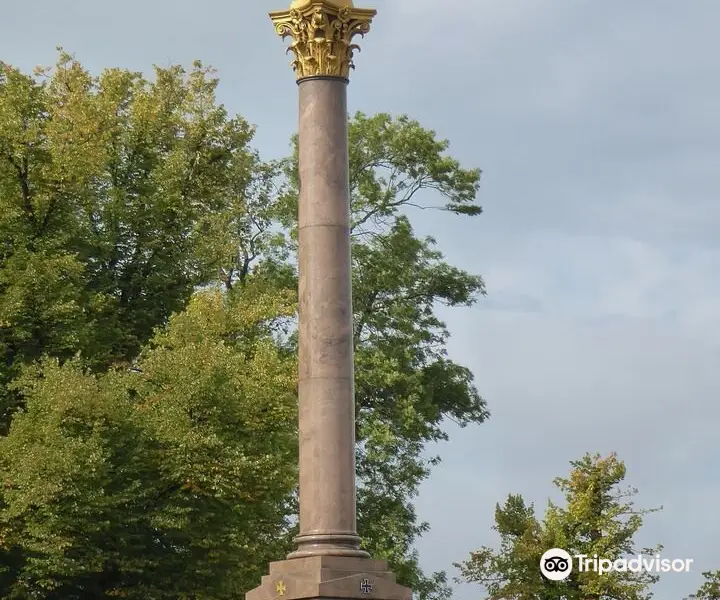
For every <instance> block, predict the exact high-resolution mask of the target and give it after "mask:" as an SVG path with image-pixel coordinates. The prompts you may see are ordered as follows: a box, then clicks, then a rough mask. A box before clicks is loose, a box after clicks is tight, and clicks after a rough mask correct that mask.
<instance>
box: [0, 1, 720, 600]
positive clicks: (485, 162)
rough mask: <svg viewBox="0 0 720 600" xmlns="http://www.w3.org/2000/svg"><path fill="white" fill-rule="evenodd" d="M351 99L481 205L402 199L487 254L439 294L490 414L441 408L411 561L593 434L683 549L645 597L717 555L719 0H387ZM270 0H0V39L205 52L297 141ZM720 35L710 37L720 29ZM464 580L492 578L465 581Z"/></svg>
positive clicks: (441, 234)
mask: <svg viewBox="0 0 720 600" xmlns="http://www.w3.org/2000/svg"><path fill="white" fill-rule="evenodd" d="M369 6H371V7H374V8H377V9H378V16H377V18H376V22H375V25H374V28H373V30H372V32H371V34H370V35H369V36H368V37H367V39H366V40H365V41H364V42H362V48H363V50H362V52H361V53H360V54H359V55H358V57H357V60H356V64H357V70H356V72H355V73H354V74H353V76H352V82H351V85H350V106H351V109H352V110H362V111H363V112H366V113H375V112H380V111H383V112H391V113H395V114H398V113H407V114H409V115H410V116H411V117H413V118H416V119H418V120H419V121H420V122H421V123H422V124H423V125H425V126H427V127H429V128H432V129H434V130H436V131H437V132H438V134H439V135H440V136H442V137H444V138H448V139H449V140H450V142H451V152H452V153H453V154H454V155H455V156H457V157H458V158H459V159H461V160H462V161H463V162H464V163H465V164H466V166H468V167H474V166H479V167H481V168H482V169H483V170H484V179H483V185H482V191H481V197H480V198H481V202H482V204H483V206H484V208H485V211H486V212H485V215H483V216H482V217H480V218H478V219H472V220H462V219H458V218H450V217H448V218H440V219H438V218H437V215H435V216H433V217H432V220H431V218H430V217H428V216H427V215H424V214H419V215H413V218H414V222H415V224H416V226H417V228H418V229H419V230H420V231H421V232H423V233H428V234H430V233H432V234H433V235H434V236H435V237H436V238H437V239H438V241H439V244H440V247H441V248H442V249H443V250H444V251H445V252H446V254H447V257H448V259H449V260H450V261H451V262H452V263H454V264H456V265H458V266H461V267H464V268H466V269H468V270H471V271H473V272H477V273H480V274H482V275H483V276H484V277H485V278H486V281H487V286H488V291H489V296H488V298H487V299H485V300H483V301H482V302H481V303H480V304H479V306H478V307H476V308H473V309H467V310H455V309H453V310H451V311H448V312H445V313H443V316H444V317H445V318H446V319H447V322H448V324H449V326H450V329H451V331H452V333H453V338H452V341H451V345H450V349H451V354H452V357H453V358H454V359H456V360H458V361H459V362H462V363H464V364H466V365H468V366H469V367H471V368H472V370H473V371H474V373H475V375H476V377H477V382H478V387H479V389H480V390H481V392H482V393H483V395H484V396H485V397H486V398H487V399H488V402H489V405H490V408H491V410H492V413H493V414H492V418H491V420H490V421H489V422H488V423H487V424H485V425H483V426H481V427H478V428H470V429H466V430H462V431H454V430H453V431H452V441H451V442H450V443H449V444H444V445H443V446H442V447H441V448H439V450H440V452H441V454H442V456H443V457H444V463H443V465H442V466H441V467H440V468H438V469H437V471H436V472H435V473H434V475H433V477H432V479H431V480H430V481H429V482H428V483H427V484H426V485H425V486H424V487H423V489H422V493H421V496H420V498H419V499H418V506H419V510H420V514H421V516H422V517H423V518H426V519H428V520H429V521H430V522H431V524H432V526H433V529H432V531H431V532H430V533H429V534H427V536H426V537H425V538H424V539H423V540H422V541H421V542H420V544H419V549H420V552H421V556H422V560H423V564H424V565H425V566H426V567H427V568H429V569H444V568H449V567H450V564H451V563H452V562H454V561H459V560H462V559H464V558H465V557H466V556H467V554H468V552H469V551H470V550H472V549H473V548H476V547H478V546H481V545H485V544H487V545H492V544H493V543H495V541H496V539H495V538H494V536H493V533H492V532H491V531H490V525H491V519H492V514H493V509H494V505H495V503H496V502H498V501H502V500H503V499H504V497H505V496H506V495H507V494H508V493H511V492H513V493H516V492H520V493H523V494H524V495H525V496H526V497H527V498H528V499H530V500H533V501H535V502H537V503H538V504H539V505H540V506H543V505H544V504H545V502H546V500H547V498H548V496H549V495H551V494H552V488H551V480H552V479H553V477H555V476H559V475H564V474H565V473H566V472H567V470H568V467H569V465H568V461H570V460H572V459H575V458H578V457H580V456H581V455H582V454H584V453H585V452H587V451H591V452H595V451H597V452H601V453H607V452H610V451H616V452H618V454H619V456H620V458H622V459H623V460H625V461H626V463H627V466H628V482H629V483H631V484H633V485H635V486H637V487H638V488H640V492H641V493H640V497H639V501H640V502H641V503H643V504H644V505H646V506H656V505H663V506H664V510H663V511H662V512H661V513H659V514H655V515H651V516H650V517H648V519H647V523H646V527H645V528H644V530H643V534H642V536H641V541H642V542H644V543H648V544H653V543H656V542H662V543H664V544H665V551H664V555H665V556H667V557H672V558H694V559H695V563H694V565H695V567H696V568H694V570H693V572H691V573H690V574H668V575H666V576H664V578H663V581H662V582H661V584H660V585H659V586H658V587H657V598H659V599H660V600H671V599H673V600H675V599H679V598H682V597H684V596H685V595H686V594H688V593H690V592H692V591H693V590H694V589H695V588H696V587H697V585H698V584H699V581H700V577H699V573H700V571H702V570H704V569H710V568H720V544H718V541H717V540H718V539H720V518H718V514H717V510H718V507H719V506H720V444H719V443H718V441H719V438H720V435H719V434H718V431H720V429H719V425H718V423H720V401H719V400H720V398H719V395H720V394H719V392H720V369H718V368H717V365H718V358H719V356H720V336H719V335H718V334H719V333H720V302H718V297H719V292H720V236H719V235H718V231H720V203H718V191H719V190H720V111H718V106H720V102H719V100H720V79H719V78H718V73H720V41H719V39H720V38H717V36H714V35H713V34H714V33H716V32H717V30H718V27H719V26H720V4H718V3H717V2H716V1H714V0H693V1H691V2H687V3H681V2H676V1H675V2H670V1H668V0H653V1H650V0H636V2H634V3H621V2H619V1H617V0H615V1H610V2H603V3H599V2H591V1H590V0H552V1H551V0H522V1H521V0H442V2H441V1H440V0H435V1H434V2H430V1H429V0H394V1H393V2H389V1H382V0H377V2H375V3H374V4H370V5H369ZM278 8H284V6H283V5H282V3H281V4H278V3H276V2H273V1H268V0H256V1H255V2H243V1H241V0H235V1H234V2H230V1H228V0H205V1H204V2H203V3H202V5H201V3H199V2H190V1H189V0H176V1H174V2H170V1H168V0H155V1H153V2H148V1H147V0H145V1H142V2H141V1H140V0H125V1H124V2H122V3H116V2H101V1H98V0H73V2H72V3H68V2H65V3H57V2H51V1H50V0H34V2H31V3H19V2H12V3H8V5H7V6H5V7H4V8H3V15H2V21H1V22H0V58H2V59H3V60H5V61H8V62H10V63H12V64H15V65H17V66H21V67H23V68H26V69H30V68H32V67H33V66H35V65H36V64H51V63H52V62H53V61H54V59H55V56H56V54H55V46H56V45H62V46H64V47H65V48H66V49H67V50H68V51H71V52H73V53H75V54H76V55H77V57H78V58H79V59H80V60H81V61H82V62H83V64H85V65H86V66H87V67H89V68H90V69H91V70H93V71H94V72H98V71H99V70H100V69H102V68H104V67H110V66H122V67H127V68H132V69H137V70H143V71H148V70H149V68H150V67H151V65H152V64H153V63H158V64H161V65H168V64H170V63H183V64H189V63H190V62H191V61H192V60H193V59H195V58H200V59H202V60H203V61H204V62H206V63H210V64H212V65H214V66H215V67H217V68H218V70H219V75H220V77H221V88H220V96H221V100H222V101H223V102H224V103H225V104H226V105H227V106H228V108H229V110H230V111H231V112H239V113H241V114H242V115H244V116H245V117H246V118H248V119H249V120H250V121H251V122H252V123H255V124H257V125H258V137H257V143H258V145H259V147H260V149H261V150H262V152H263V153H264V154H265V155H267V156H279V155H282V154H284V153H285V152H286V150H287V148H288V139H289V136H290V135H291V133H292V132H293V131H294V130H295V127H296V119H297V117H296V93H297V91H296V87H295V83H294V78H293V74H292V72H291V70H290V67H289V66H288V57H286V56H285V55H284V46H283V43H282V42H281V41H280V39H279V38H277V37H276V36H275V35H274V32H273V29H272V26H271V24H270V21H269V19H268V18H267V15H266V13H267V11H268V10H272V9H278ZM714 38H715V39H714ZM457 595H458V598H459V599H460V600H471V599H477V598H480V597H481V594H480V590H479V589H477V588H476V587H473V586H462V587H460V588H458V590H457Z"/></svg>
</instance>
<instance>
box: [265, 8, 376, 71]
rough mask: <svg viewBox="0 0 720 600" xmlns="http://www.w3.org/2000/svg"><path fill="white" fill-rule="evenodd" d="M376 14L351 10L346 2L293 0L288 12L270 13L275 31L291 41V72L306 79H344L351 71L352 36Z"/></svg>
mask: <svg viewBox="0 0 720 600" xmlns="http://www.w3.org/2000/svg"><path fill="white" fill-rule="evenodd" d="M375 14H376V11H375V10H372V9H366V8H355V7H354V6H353V3H352V2H351V1H350V0H295V1H294V2H293V3H292V4H291V5H290V8H289V9H288V10H283V11H276V12H272V13H270V18H271V19H272V22H273V24H274V25H275V30H276V31H277V33H278V34H279V35H280V36H282V38H283V39H285V38H287V37H290V38H292V44H290V47H289V48H288V52H293V54H294V55H295V60H293V63H292V65H293V69H294V70H295V74H296V75H297V79H298V81H299V80H301V79H305V78H306V77H339V78H342V79H348V78H349V76H350V69H353V68H354V67H355V66H354V65H353V54H354V52H355V50H358V49H359V47H358V46H357V44H353V43H352V42H353V38H354V37H355V36H356V35H361V36H363V35H365V34H366V33H367V32H368V31H370V23H371V22H372V19H373V17H374V16H375Z"/></svg>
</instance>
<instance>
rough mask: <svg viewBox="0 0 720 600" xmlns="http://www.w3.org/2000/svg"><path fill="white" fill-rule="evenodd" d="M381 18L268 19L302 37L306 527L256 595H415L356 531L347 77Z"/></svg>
mask: <svg viewBox="0 0 720 600" xmlns="http://www.w3.org/2000/svg"><path fill="white" fill-rule="evenodd" d="M374 15H375V11H374V10H369V9H360V8H355V7H354V6H353V3H352V1H351V0H294V1H293V2H292V5H291V7H290V9H289V10H286V11H278V12H274V13H271V15H270V17H271V18H272V20H273V23H274V24H275V28H276V30H277V32H278V33H279V34H280V35H281V36H282V37H283V38H285V37H291V38H292V39H293V43H292V45H291V46H290V48H289V49H290V50H291V51H292V52H293V53H294V54H295V60H294V61H293V68H294V69H295V72H296V76H297V80H298V86H299V99H300V106H299V113H300V122H299V132H298V154H299V173H298V175H299V181H300V198H299V208H298V211H299V214H298V263H299V266H298V275H299V318H298V339H299V377H298V394H299V435H300V464H299V467H300V469H299V471H300V498H299V504H300V532H299V535H298V537H297V538H296V539H295V542H296V543H297V550H296V551H295V552H293V553H291V554H290V555H289V556H288V560H284V561H280V562H275V563H271V565H270V571H269V575H267V576H265V577H263V579H262V583H261V585H260V586H259V587H258V588H256V589H254V590H252V591H250V592H248V594H247V595H246V600H270V599H271V598H272V599H273V600H301V599H308V600H310V599H315V598H317V599H320V598H327V599H335V598H353V599H355V598H357V599H362V598H368V599H382V600H411V598H412V592H411V591H410V590H409V589H408V588H405V587H403V586H401V585H398V584H397V583H396V581H395V576H394V575H393V574H392V573H391V572H390V571H388V568H387V564H386V563H385V562H384V561H377V560H371V559H370V557H369V555H368V553H367V552H365V551H364V550H361V549H360V538H359V537H358V535H357V531H356V506H355V503H356V483H355V405H354V373H353V313H352V293H351V260H350V198H349V184H348V131H347V118H348V114H347V84H348V77H349V73H350V69H351V67H352V57H353V51H354V50H355V49H356V48H357V46H355V45H354V44H353V43H352V40H353V37H354V36H356V35H358V34H361V35H362V34H365V33H366V32H367V31H368V30H369V28H370V22H371V20H372V18H373V16H374Z"/></svg>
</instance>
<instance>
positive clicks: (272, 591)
mask: <svg viewBox="0 0 720 600" xmlns="http://www.w3.org/2000/svg"><path fill="white" fill-rule="evenodd" d="M310 598H328V599H329V598H349V599H357V600H361V599H364V598H367V599H368V600H379V599H381V600H411V598H412V592H411V591H410V590H409V589H408V588H406V587H403V586H401V585H398V584H397V583H396V582H395V575H393V574H392V573H391V572H390V571H388V569H387V563H386V562H385V561H380V560H370V559H367V558H351V557H345V556H313V557H309V558H296V559H291V560H285V561H281V562H275V563H271V564H270V574H269V575H266V576H265V577H263V580H262V585H261V586H260V587H259V588H256V589H255V590H253V591H252V592H250V593H248V594H247V596H246V600H301V599H310Z"/></svg>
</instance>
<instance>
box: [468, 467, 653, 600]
mask: <svg viewBox="0 0 720 600" xmlns="http://www.w3.org/2000/svg"><path fill="white" fill-rule="evenodd" d="M571 465H572V471H571V472H570V476H569V477H568V478H567V479H564V478H558V479H556V480H555V485H556V487H557V488H558V489H559V490H560V491H562V492H563V494H564V496H565V500H566V505H565V506H564V507H561V506H558V505H556V504H554V503H553V502H550V503H549V505H548V508H547V511H546V513H545V517H544V519H543V520H542V521H539V520H538V519H537V517H536V516H535V510H534V507H533V505H529V506H528V505H527V504H526V503H525V501H524V499H523V498H522V496H520V495H510V496H508V499H507V500H506V501H505V504H504V505H503V506H500V505H499V504H498V505H497V507H496V509H495V525H494V527H493V529H494V530H495V531H497V533H498V534H499V535H500V548H499V549H498V550H494V549H492V548H489V547H482V548H481V549H480V550H478V551H476V552H473V553H472V554H471V555H470V558H469V559H468V560H466V561H465V562H463V563H462V564H457V565H456V566H457V567H458V568H459V569H460V572H461V575H462V580H464V581H466V582H475V583H479V584H481V585H482V586H483V587H484V589H485V590H486V593H487V596H486V597H487V598H488V600H501V599H502V600H509V599H512V600H557V599H558V598H564V599H566V600H602V599H604V598H618V599H620V598H621V599H622V600H649V599H650V598H651V596H652V593H651V592H650V588H651V587H652V585H653V584H654V583H655V582H656V581H657V580H658V576H657V575H654V574H651V573H646V572H641V573H633V572H629V571H626V572H622V571H613V572H611V573H605V574H602V575H599V574H598V573H597V572H596V571H593V570H589V571H587V570H586V571H582V572H580V571H579V570H578V569H574V570H573V572H572V573H571V575H570V576H569V578H568V579H566V580H565V581H562V582H553V581H549V580H546V579H545V578H544V577H543V576H542V574H541V573H540V558H541V556H542V555H543V553H544V552H545V551H546V550H549V549H551V548H563V549H564V550H566V551H567V552H568V553H570V555H571V556H576V555H586V556H589V557H593V556H594V555H597V556H599V557H601V558H607V559H610V560H615V559H619V558H623V557H628V556H635V555H637V554H638V552H639V551H640V552H642V553H643V554H655V553H656V552H659V551H660V549H661V547H660V546H658V547H657V548H651V549H642V550H638V549H636V548H635V545H634V541H633V538H634V536H635V534H636V533H637V531H638V530H639V529H640V528H641V526H642V523H643V517H644V516H645V515H646V514H648V513H650V512H654V511H655V510H659V509H650V510H642V509H637V508H635V506H634V503H633V500H632V498H633V496H634V495H635V494H636V493H637V490H635V489H634V488H628V489H623V488H621V487H620V484H621V483H622V482H623V480H624V479H625V465H624V463H622V462H621V461H620V460H618V458H617V457H616V456H615V455H614V454H611V455H610V456H607V457H601V456H600V455H594V456H591V455H589V454H588V455H585V456H584V457H583V458H582V459H581V460H579V461H575V462H572V463H571Z"/></svg>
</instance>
